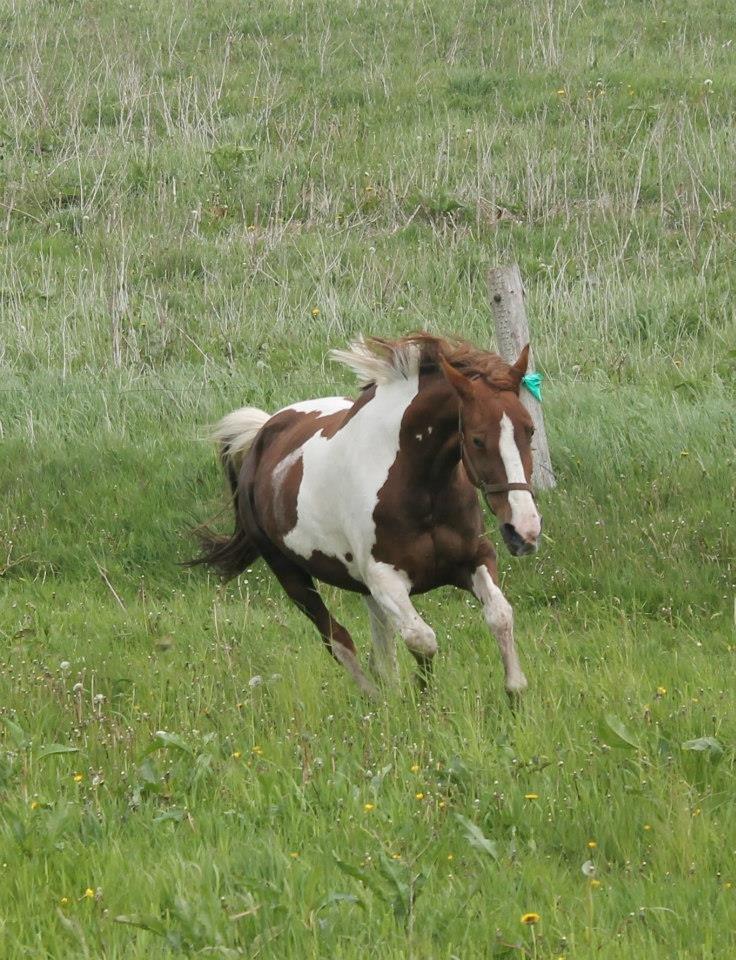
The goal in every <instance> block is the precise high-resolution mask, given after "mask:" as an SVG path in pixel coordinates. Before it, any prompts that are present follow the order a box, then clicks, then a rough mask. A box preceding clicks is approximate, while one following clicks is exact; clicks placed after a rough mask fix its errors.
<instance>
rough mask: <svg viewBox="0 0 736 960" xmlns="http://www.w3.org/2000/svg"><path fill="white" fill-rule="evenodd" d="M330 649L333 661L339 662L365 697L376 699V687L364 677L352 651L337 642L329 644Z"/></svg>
mask: <svg viewBox="0 0 736 960" xmlns="http://www.w3.org/2000/svg"><path fill="white" fill-rule="evenodd" d="M330 649H331V650H332V652H333V653H334V655H335V659H336V660H339V661H340V663H341V664H342V665H343V667H345V669H346V670H347V671H348V673H349V674H350V675H351V676H352V678H353V679H354V680H355V682H356V683H357V684H358V686H359V687H360V689H361V691H362V692H363V693H364V694H366V696H369V697H373V698H374V699H377V698H378V688H377V687H376V685H375V683H373V682H372V681H371V680H369V679H368V677H366V675H365V674H364V673H363V668H362V667H361V665H360V663H359V661H358V658H357V657H356V656H355V654H354V653H353V651H352V650H348V648H347V647H344V646H343V645H342V644H341V643H338V641H337V640H335V641H333V642H332V643H331V645H330Z"/></svg>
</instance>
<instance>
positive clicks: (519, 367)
mask: <svg viewBox="0 0 736 960" xmlns="http://www.w3.org/2000/svg"><path fill="white" fill-rule="evenodd" d="M528 366H529V344H528V343H527V345H526V346H525V347H524V349H523V350H522V351H521V353H520V354H519V359H518V360H517V361H516V363H515V364H513V366H512V367H511V376H512V377H513V378H514V382H515V383H516V391H517V393H518V391H519V390H520V389H521V379H522V377H523V376H524V374H525V373H526V371H527V367H528Z"/></svg>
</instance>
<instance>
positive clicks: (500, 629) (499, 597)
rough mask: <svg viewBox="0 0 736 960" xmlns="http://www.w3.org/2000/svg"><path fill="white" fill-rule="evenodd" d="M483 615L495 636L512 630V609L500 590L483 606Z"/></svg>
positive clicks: (509, 632)
mask: <svg viewBox="0 0 736 960" xmlns="http://www.w3.org/2000/svg"><path fill="white" fill-rule="evenodd" d="M483 615H484V617H485V620H486V623H487V624H488V626H489V627H490V628H491V630H492V631H493V633H494V635H495V636H498V635H499V634H502V635H504V634H511V633H512V631H513V629H514V608H513V607H512V606H511V604H510V603H509V602H508V600H507V599H506V597H504V595H503V594H502V593H501V591H500V590H499V591H498V592H497V593H496V595H495V596H494V597H493V599H492V600H491V601H490V602H486V603H485V604H484V605H483Z"/></svg>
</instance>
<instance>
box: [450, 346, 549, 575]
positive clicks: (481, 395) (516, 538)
mask: <svg viewBox="0 0 736 960" xmlns="http://www.w3.org/2000/svg"><path fill="white" fill-rule="evenodd" d="M528 357H529V347H528V346H526V347H524V349H523V350H522V352H521V355H520V357H519V359H518V360H517V361H516V363H515V364H514V365H513V366H511V367H510V368H509V373H508V378H507V380H506V381H504V382H503V383H502V384H495V383H491V382H489V381H488V380H486V379H485V378H484V377H481V376H475V377H474V376H466V375H465V374H464V373H462V372H461V371H460V370H458V369H457V368H456V367H453V366H452V365H451V364H449V363H447V362H446V361H444V359H443V361H442V369H443V371H444V373H445V376H446V378H447V379H448V381H449V382H450V384H451V385H452V387H453V388H454V390H455V393H456V394H457V396H458V398H459V400H460V418H459V430H460V450H461V455H462V461H463V465H464V467H465V470H466V472H467V474H468V478H469V479H470V480H471V482H472V483H473V484H474V485H475V486H476V487H478V489H479V490H481V491H482V492H483V494H484V496H485V498H486V501H487V503H488V506H489V507H490V508H491V510H492V511H493V513H494V514H495V515H496V517H497V518H498V523H499V527H500V529H501V535H502V536H503V539H504V541H505V543H506V546H507V547H508V549H509V551H510V552H511V553H512V554H513V555H514V556H515V557H519V556H523V555H524V554H528V553H533V552H534V551H535V550H536V549H537V545H538V542H539V536H540V533H541V530H542V518H541V517H540V515H539V512H538V511H537V507H536V504H535V502H534V496H533V495H532V488H531V478H532V449H531V439H532V434H533V433H534V427H533V425H532V419H531V417H530V416H529V413H528V411H527V410H526V408H525V407H524V405H523V403H522V402H521V400H520V399H519V389H520V387H521V379H522V377H523V376H524V374H525V373H526V368H527V362H528Z"/></svg>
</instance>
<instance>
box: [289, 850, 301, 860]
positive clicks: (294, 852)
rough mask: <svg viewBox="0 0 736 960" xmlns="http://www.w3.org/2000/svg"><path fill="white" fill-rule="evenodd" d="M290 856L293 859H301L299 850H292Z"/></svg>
mask: <svg viewBox="0 0 736 960" xmlns="http://www.w3.org/2000/svg"><path fill="white" fill-rule="evenodd" d="M289 856H290V857H291V859H292V860H298V859H299V853H298V851H296V850H292V851H291V853H290V854H289Z"/></svg>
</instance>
